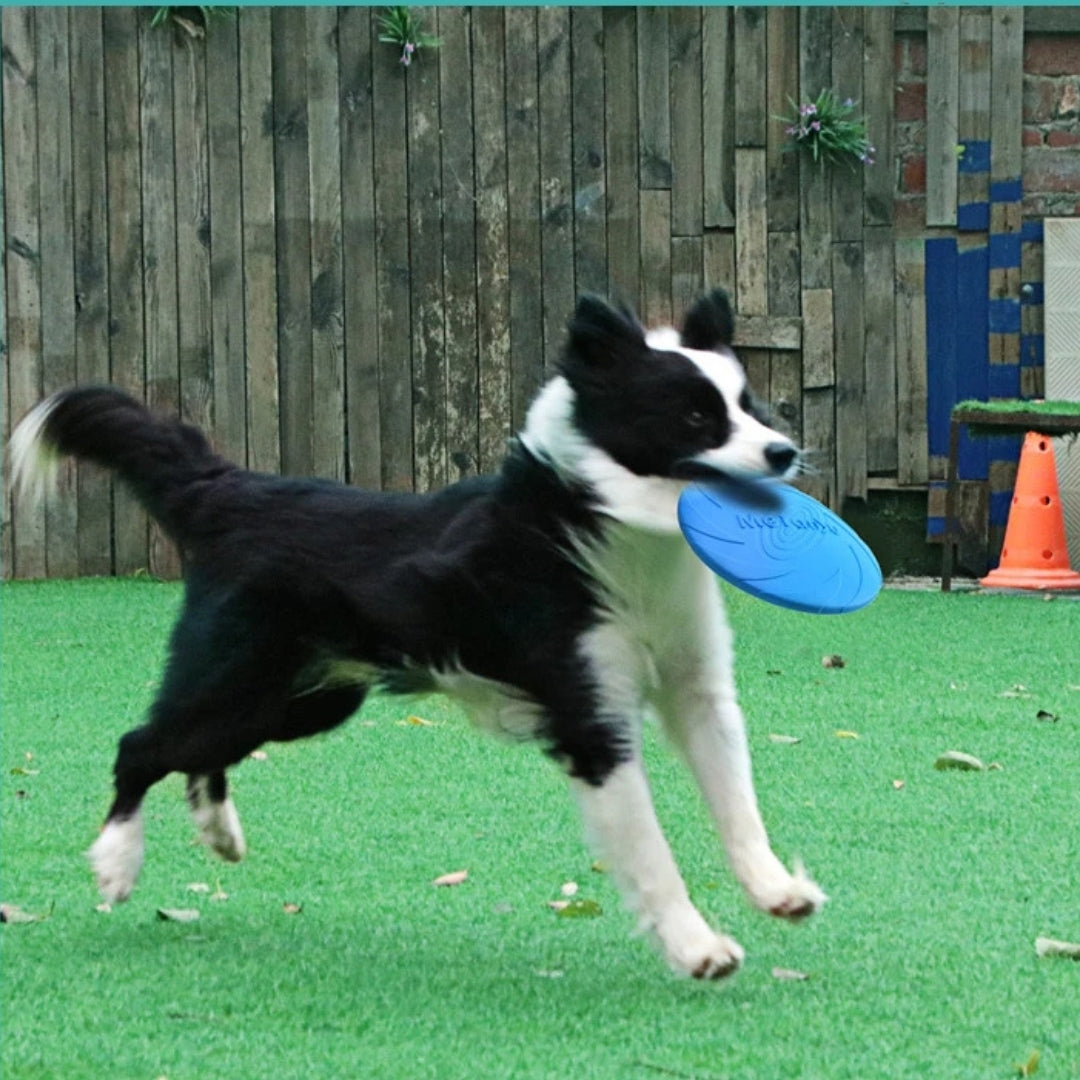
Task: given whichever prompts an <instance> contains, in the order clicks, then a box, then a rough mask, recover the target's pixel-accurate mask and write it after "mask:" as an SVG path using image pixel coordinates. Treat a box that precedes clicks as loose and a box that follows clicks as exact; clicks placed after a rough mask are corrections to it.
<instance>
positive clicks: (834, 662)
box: [821, 653, 847, 668]
mask: <svg viewBox="0 0 1080 1080" xmlns="http://www.w3.org/2000/svg"><path fill="white" fill-rule="evenodd" d="M821 666H822V667H823V668H842V667H846V666H847V664H846V662H845V660H844V658H843V657H842V656H840V655H839V654H838V653H832V654H830V655H829V656H823V657H822V658H821Z"/></svg>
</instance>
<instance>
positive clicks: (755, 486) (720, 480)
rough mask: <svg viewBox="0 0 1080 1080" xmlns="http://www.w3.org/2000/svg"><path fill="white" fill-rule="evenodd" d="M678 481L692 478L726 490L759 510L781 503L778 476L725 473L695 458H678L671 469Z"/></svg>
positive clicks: (707, 485) (708, 485) (776, 506)
mask: <svg viewBox="0 0 1080 1080" xmlns="http://www.w3.org/2000/svg"><path fill="white" fill-rule="evenodd" d="M671 475H672V478H673V479H675V480H690V481H693V482H694V483H697V484H703V485H705V486H706V487H714V488H717V489H719V490H720V491H723V492H726V493H727V494H729V495H731V496H732V497H733V498H736V499H738V500H739V502H741V503H743V504H744V505H746V506H749V507H752V508H754V509H755V510H776V509H778V508H779V507H780V505H781V499H780V496H779V494H778V493H777V484H779V483H780V480H779V479H778V478H777V477H764V476H763V477H760V478H757V479H751V478H750V477H746V476H739V475H737V474H735V473H729V472H725V471H724V470H723V469H718V468H716V466H714V465H706V464H705V463H704V462H702V461H698V460H696V459H694V458H685V459H684V460H682V461H677V462H676V463H675V466H674V468H672V470H671Z"/></svg>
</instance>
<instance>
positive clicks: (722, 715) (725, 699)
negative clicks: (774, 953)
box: [661, 671, 826, 919]
mask: <svg viewBox="0 0 1080 1080" xmlns="http://www.w3.org/2000/svg"><path fill="white" fill-rule="evenodd" d="M675 685H676V686H677V687H678V689H677V690H675V691H674V692H673V693H671V694H670V695H669V696H668V699H667V700H666V701H665V703H664V707H663V708H662V710H661V712H662V716H663V719H664V726H665V728H666V730H667V731H668V733H669V735H670V736H671V738H672V740H673V741H674V742H675V743H676V744H677V745H678V746H679V748H680V750H681V751H682V753H683V755H684V756H685V758H686V761H687V763H688V764H689V766H690V769H691V771H692V772H693V774H694V777H695V778H696V780H697V782H698V786H699V787H700V788H701V792H702V794H703V795H704V796H705V800H706V802H707V803H708V805H709V808H710V810H711V811H712V814H713V817H714V819H715V820H716V824H717V827H718V829H719V831H720V835H721V838H722V839H723V842H724V848H725V849H726V851H727V855H728V861H729V862H730V863H731V868H732V870H733V871H734V873H735V876H736V877H737V878H738V880H739V883H740V884H741V885H742V887H743V889H744V890H745V891H746V893H747V895H748V896H749V897H750V900H751V901H752V902H753V904H754V905H755V906H756V907H758V908H760V909H761V910H762V911H767V912H769V913H770V914H771V915H777V916H779V917H781V918H787V919H801V918H804V917H805V916H807V915H811V914H813V912H815V911H816V910H817V909H818V908H819V907H821V905H822V904H823V903H824V902H825V899H826V898H825V894H824V893H823V892H822V891H821V889H819V888H818V886H817V885H815V884H814V882H813V881H811V880H810V878H808V877H807V876H806V874H805V873H804V871H803V870H802V868H801V867H797V868H796V871H795V873H794V874H791V873H789V872H788V870H787V869H786V868H785V867H784V865H783V863H781V862H780V860H779V859H778V858H777V857H776V855H774V854H773V850H772V848H771V846H770V844H769V838H768V835H767V833H766V831H765V825H764V823H763V822H762V820H761V813H760V811H759V810H758V804H757V797H756V795H755V793H754V782H753V775H752V772H751V767H750V750H749V746H748V745H747V739H746V727H745V723H744V721H743V714H742V710H741V709H740V708H739V705H738V702H737V701H736V700H735V694H734V690H733V689H732V688H729V687H726V686H724V685H719V686H717V685H712V686H710V685H709V684H708V682H707V681H705V679H704V676H703V675H702V674H698V676H697V677H695V676H693V675H690V674H689V673H687V672H686V671H683V672H681V673H680V677H679V681H678V682H677V683H676V684H675Z"/></svg>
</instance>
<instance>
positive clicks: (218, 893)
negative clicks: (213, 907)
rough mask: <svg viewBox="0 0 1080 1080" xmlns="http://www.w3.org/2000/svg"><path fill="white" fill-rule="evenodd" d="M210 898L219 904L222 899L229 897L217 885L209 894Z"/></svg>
mask: <svg viewBox="0 0 1080 1080" xmlns="http://www.w3.org/2000/svg"><path fill="white" fill-rule="evenodd" d="M210 899H211V900H213V901H214V903H215V904H220V903H221V902H222V901H223V900H228V899H229V894H228V893H227V892H225V891H223V890H222V888H221V886H220V885H219V886H218V887H217V889H216V890H215V891H214V892H212V893H211V894H210Z"/></svg>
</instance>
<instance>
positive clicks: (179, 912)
mask: <svg viewBox="0 0 1080 1080" xmlns="http://www.w3.org/2000/svg"><path fill="white" fill-rule="evenodd" d="M157 917H158V918H159V919H160V920H161V921H162V922H178V923H192V922H198V920H199V912H198V909H196V908H163V907H159V908H158V909H157Z"/></svg>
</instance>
